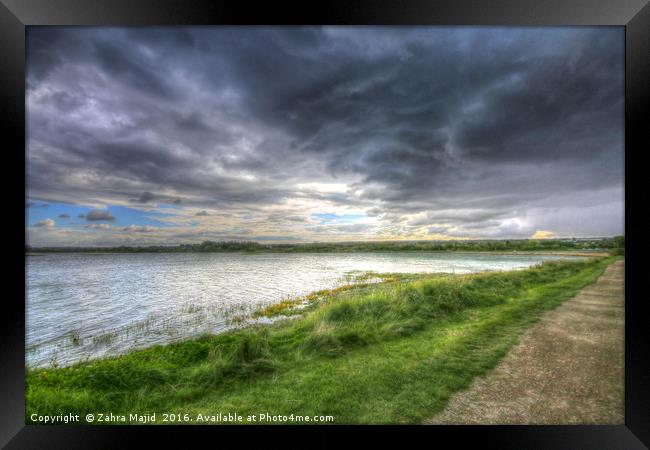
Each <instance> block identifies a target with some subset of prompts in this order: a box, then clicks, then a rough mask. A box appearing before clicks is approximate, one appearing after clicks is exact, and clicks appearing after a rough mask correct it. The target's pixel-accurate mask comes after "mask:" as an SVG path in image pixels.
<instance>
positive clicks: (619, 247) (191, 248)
mask: <svg viewBox="0 0 650 450" xmlns="http://www.w3.org/2000/svg"><path fill="white" fill-rule="evenodd" d="M624 249H625V237H624V236H615V237H613V238H589V239H585V238H578V239H576V238H573V239H508V240H472V241H379V242H332V243H329V242H315V243H305V244H260V243H258V242H254V241H204V242H202V243H200V244H181V245H174V246H166V245H151V246H125V245H122V246H119V247H40V248H32V247H30V246H29V245H27V246H26V247H25V250H26V252H30V253H33V252H38V253H42V252H68V253H78V252H110V253H183V252H187V253H219V252H248V253H259V252H281V253H316V252H332V253H334V252H344V253H353V252H380V251H381V252H390V251H559V250H565V251H566V250H574V251H603V250H608V251H612V252H613V253H616V254H624V253H625V250H624Z"/></svg>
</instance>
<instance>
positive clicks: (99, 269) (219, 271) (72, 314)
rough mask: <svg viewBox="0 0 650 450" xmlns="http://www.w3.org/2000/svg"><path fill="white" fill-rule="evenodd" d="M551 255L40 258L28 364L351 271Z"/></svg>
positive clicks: (468, 268)
mask: <svg viewBox="0 0 650 450" xmlns="http://www.w3.org/2000/svg"><path fill="white" fill-rule="evenodd" d="M548 259H557V257H554V256H539V255H489V254H460V253H427V252H417V253H415V252H414V253H354V254H331V253H328V254H297V253H294V254H253V255H246V254H235V253H209V254H202V253H168V254H164V253H149V254H45V255H34V256H29V257H28V258H27V267H26V272H27V280H26V282H27V286H26V288H27V293H26V294H27V296H26V347H27V352H26V355H27V356H26V358H27V364H29V365H30V366H44V365H50V364H52V363H53V362H54V363H55V364H58V365H66V364H70V363H73V362H75V361H79V360H83V359H86V358H94V357H98V356H103V355H115V354H119V353H123V352H124V351H126V350H129V349H132V348H140V347H145V346H148V345H152V344H160V343H166V342H171V341H175V340H179V339H183V338H187V337H190V336H195V335H197V334H201V333H205V332H217V331H221V330H224V329H226V328H228V327H229V326H230V325H229V321H228V319H229V317H232V316H239V315H242V314H246V313H249V312H251V311H252V310H254V309H256V308H259V307H260V306H264V305H269V304H272V303H275V302H278V301H280V300H282V299H285V298H287V297H295V296H301V295H305V294H307V293H309V292H312V291H316V290H320V289H327V288H333V287H336V286H339V285H341V284H345V282H346V281H345V280H346V278H345V274H346V273H349V272H351V271H362V272H365V271H374V272H402V273H421V272H448V273H469V272H477V271H484V270H511V269H518V268H524V267H528V266H530V265H533V264H535V263H537V262H540V261H543V260H548Z"/></svg>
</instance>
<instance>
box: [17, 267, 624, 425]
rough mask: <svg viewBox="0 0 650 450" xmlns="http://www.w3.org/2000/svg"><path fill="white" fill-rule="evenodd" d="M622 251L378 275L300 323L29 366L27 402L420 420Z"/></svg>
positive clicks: (84, 408) (31, 405) (31, 407)
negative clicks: (484, 268)
mask: <svg viewBox="0 0 650 450" xmlns="http://www.w3.org/2000/svg"><path fill="white" fill-rule="evenodd" d="M617 259H618V258H603V259H592V258H589V259H586V260H582V261H564V262H553V263H545V264H543V265H540V266H539V267H536V268H531V269H525V270H514V271H504V272H488V273H480V274H469V275H458V276H456V277H441V278H440V279H438V280H435V279H423V280H415V281H412V282H404V283H399V282H398V283H394V285H392V286H388V285H391V284H392V283H381V284H384V285H383V286H381V285H377V288H376V289H375V288H370V289H365V290H364V289H359V290H350V291H347V292H337V293H335V295H333V296H332V297H331V298H330V299H328V300H327V301H325V302H322V303H321V302H319V304H318V305H316V306H315V307H314V308H310V310H309V311H307V312H306V314H304V315H302V314H301V315H300V317H298V318H297V319H296V320H289V321H284V320H280V321H279V322H277V323H275V324H271V325H269V326H266V325H263V326H252V327H249V328H246V329H241V330H233V331H230V332H227V333H223V334H220V335H205V336H201V337H199V338H195V339H191V340H187V341H183V342H178V343H173V344H166V345H155V346H152V347H149V348H146V349H142V350H136V351H133V352H130V353H127V354H124V355H122V356H118V357H110V358H105V359H98V360H93V361H89V362H87V363H81V364H78V365H75V366H71V367H64V368H58V369H28V370H27V374H26V389H27V393H26V396H27V410H28V412H29V411H36V410H38V411H39V412H41V411H42V412H46V413H47V409H48V408H50V409H51V408H54V409H61V408H63V409H66V410H74V411H75V412H80V413H81V412H91V411H93V410H95V411H96V410H105V411H111V410H112V411H119V412H129V411H135V410H143V411H150V412H156V411H164V410H171V409H178V408H181V409H183V411H187V412H188V413H189V414H190V415H192V414H195V413H203V412H205V411H208V410H215V408H216V409H219V408H221V407H225V406H226V405H234V406H235V407H236V409H238V412H241V413H244V414H246V413H249V412H253V411H256V410H269V412H270V413H273V414H276V413H280V414H285V413H287V412H294V413H295V412H298V413H301V414H307V413H309V414H324V413H327V414H330V413H331V414H332V415H333V416H334V417H335V418H336V419H337V420H336V422H335V423H421V421H422V420H424V419H426V418H427V417H430V416H431V413H432V412H435V411H439V410H440V409H441V407H442V406H444V405H445V404H446V401H447V394H446V392H448V391H449V390H451V392H453V391H456V390H458V389H459V388H460V387H462V386H463V385H465V383H466V381H463V380H470V379H473V378H474V377H475V376H477V375H481V374H483V373H485V371H486V370H487V369H488V368H489V367H493V366H494V365H496V363H497V362H498V361H499V360H500V359H501V358H502V357H503V356H504V355H505V353H504V350H505V349H507V348H509V347H510V346H511V345H513V343H514V342H513V341H512V339H513V338H514V337H515V336H517V335H519V334H520V333H522V332H523V331H524V330H525V329H527V328H528V327H529V326H531V325H532V324H533V322H534V321H535V318H536V317H537V316H539V315H541V314H542V313H543V312H545V311H547V310H550V309H553V308H555V307H556V306H558V305H559V304H561V303H562V302H564V301H565V300H567V299H569V298H571V297H572V296H573V295H574V293H575V292H577V291H578V290H579V289H582V288H583V287H584V286H586V285H588V284H590V283H591V282H593V280H595V279H597V277H598V276H600V274H601V273H602V271H603V270H604V268H605V267H607V266H608V265H609V264H611V262H613V261H614V260H617ZM406 299H408V301H407V300H406ZM494 329H498V330H501V331H500V332H499V333H494V332H493V331H491V330H494ZM450 358H451V359H450ZM450 364H451V365H450ZM272 380H273V381H272ZM251 383H253V384H251ZM386 383H388V384H386ZM440 383H443V384H442V385H440ZM252 386H257V387H255V388H253V387H252ZM80 389H81V391H80ZM142 389H146V390H147V392H149V394H148V395H147V396H145V397H142V396H139V395H137V392H141V391H142ZM394 389H397V390H396V391H395V392H393V390H394ZM387 390H388V391H387ZM82 391H83V392H85V393H86V394H84V397H83V399H84V400H80V397H79V396H78V395H79V392H82ZM386 392H391V394H390V396H389V397H390V398H391V399H392V400H390V401H389V402H388V403H387V402H386V398H388V397H386ZM425 393H428V394H427V395H425ZM414 398H417V399H418V401H417V402H413V401H412V399H414ZM408 399H411V400H408ZM330 400H331V401H330ZM406 400H408V401H406ZM134 402H135V403H134ZM295 402H298V403H295ZM296 405H298V406H299V408H298V409H299V410H298V411H295V408H296ZM363 405H365V406H363ZM362 406H363V407H362Z"/></svg>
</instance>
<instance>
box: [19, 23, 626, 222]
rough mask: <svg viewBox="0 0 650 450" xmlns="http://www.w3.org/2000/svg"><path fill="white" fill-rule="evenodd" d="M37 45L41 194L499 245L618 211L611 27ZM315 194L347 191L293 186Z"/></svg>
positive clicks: (288, 31) (617, 78)
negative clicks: (331, 220) (456, 236)
mask: <svg viewBox="0 0 650 450" xmlns="http://www.w3.org/2000/svg"><path fill="white" fill-rule="evenodd" d="M27 37H28V39H27V51H28V74H27V81H28V139H29V148H28V169H29V174H30V177H29V183H30V184H29V186H28V188H29V189H30V190H32V191H33V193H34V194H36V195H40V196H42V197H43V196H44V195H54V194H52V193H56V196H57V197H56V198H57V199H58V200H64V199H65V197H66V196H68V197H70V198H74V199H76V200H79V199H80V197H81V198H83V197H84V196H87V197H92V198H94V197H95V196H99V195H104V196H108V197H115V198H118V199H130V200H131V202H132V203H142V204H143V206H144V204H146V203H150V202H152V201H153V200H154V195H153V194H151V192H161V193H162V192H165V194H161V195H160V198H159V200H161V201H165V202H169V203H173V204H179V203H180V202H181V200H180V199H181V197H182V198H183V205H188V206H195V207H199V208H201V207H206V208H210V207H226V206H230V207H233V206H242V205H248V206H250V207H256V206H254V205H270V204H281V203H282V202H283V201H285V200H287V199H295V198H306V199H312V200H314V201H327V202H330V203H331V204H334V205H340V206H355V207H358V208H365V209H366V210H367V213H368V215H369V216H373V217H378V218H380V219H381V220H383V221H384V222H385V223H386V224H389V226H400V227H402V226H404V227H407V228H408V227H418V226H427V225H431V226H432V229H437V228H436V227H437V226H438V225H436V226H434V225H433V224H443V223H444V224H458V225H459V226H460V225H461V224H462V225H463V227H465V228H464V229H465V230H469V231H471V232H472V233H478V234H480V230H481V229H484V230H486V233H488V234H491V235H492V234H494V235H497V234H498V233H499V231H498V230H499V227H498V224H505V225H503V227H502V230H505V231H508V230H511V228H508V227H509V225H507V223H506V222H504V221H505V220H506V219H508V218H512V217H515V216H517V217H524V216H527V215H528V216H530V214H529V212H530V211H529V210H530V209H531V208H542V207H547V206H548V203H549V199H551V200H553V199H558V200H557V201H561V202H563V203H562V204H561V205H559V206H561V207H566V206H570V205H576V206H580V207H585V208H588V207H592V206H597V205H598V202H599V200H598V199H597V198H594V196H591V195H589V193H590V192H594V191H595V190H598V191H608V192H609V191H613V192H620V193H621V196H622V173H623V172H622V170H623V169H622V167H623V166H622V161H623V153H622V151H623V150H622V149H623V147H622V142H623V126H622V125H623V122H622V121H623V95H622V94H623V66H622V64H623V32H622V30H621V29H618V28H584V27H583V28H485V27H482V28H470V27H457V28H417V27H385V28H374V27H360V28H346V27H334V28H331V27H326V28H316V27H310V28H297V27H287V28H259V27H242V28H229V27H202V28H180V27H174V28H124V29H114V28H96V29H93V28H57V27H44V28H31V29H30V30H29V31H28V36H27ZM71 174H75V176H71ZM312 181H315V182H332V181H333V182H343V183H346V184H347V186H348V188H349V190H348V192H347V193H342V192H320V191H318V190H317V189H313V190H310V189H306V188H298V187H297V185H298V184H300V183H305V182H312ZM567 193H569V194H570V195H568V196H567V195H566V194H567ZM610 197H611V196H610ZM44 198H47V197H44ZM156 198H158V194H156ZM556 206H557V205H556ZM404 215H415V217H411V218H409V219H404V218H403V216H404ZM280 216H286V217H290V216H291V214H290V213H287V214H284V213H282V214H280ZM87 220H93V219H90V213H89V215H88V218H87ZM95 220H99V219H95ZM104 220H106V219H104ZM493 220H496V221H497V222H496V225H495V222H491V221H493ZM531 220H532V219H531ZM603 220H604V221H606V222H608V225H607V228H608V229H613V228H616V227H619V226H620V223H618V222H616V221H619V220H620V218H619V217H614V218H605V217H604V218H603ZM614 222H616V223H614ZM387 226H388V225H387ZM572 226H574V225H572ZM472 227H473V228H472ZM495 227H496V228H495ZM443 228H444V227H443ZM495 230H496V231H495ZM456 232H460V231H458V230H457V231H456ZM522 232H523V231H522ZM450 233H451V232H450Z"/></svg>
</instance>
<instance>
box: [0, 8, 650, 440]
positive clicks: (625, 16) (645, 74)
mask: <svg viewBox="0 0 650 450" xmlns="http://www.w3.org/2000/svg"><path fill="white" fill-rule="evenodd" d="M0 1H1V3H2V4H0V55H1V62H0V91H1V93H2V94H1V95H2V97H1V99H2V101H1V104H0V105H1V114H2V123H3V124H4V125H5V126H6V131H5V133H4V134H3V135H4V140H5V142H13V145H9V146H7V147H5V152H4V155H3V156H5V159H4V160H5V161H6V160H7V156H9V159H10V161H7V162H6V163H5V164H6V166H5V171H4V177H3V178H4V181H5V182H6V183H7V187H6V188H5V192H6V193H11V195H10V196H7V197H9V202H10V210H11V211H15V214H19V211H20V210H22V211H23V212H24V205H25V203H24V201H25V196H24V192H23V194H22V195H21V193H20V189H19V188H18V186H21V185H22V186H25V155H24V154H23V155H21V154H20V150H19V149H20V148H23V149H24V148H25V30H26V27H27V26H30V25H88V26H96V25H116V26H118V25H122V26H139V25H222V24H249V25H255V24H265V25H291V24H341V25H353V24H355V25H358V24H368V25H387V24H394V25H518V26H532V25H534V26H563V25H572V26H575V25H577V26H583V25H585V26H586V25H608V26H622V27H625V36H626V44H625V48H626V54H625V67H626V76H625V79H626V86H625V133H626V135H625V192H626V194H627V195H626V201H625V203H626V208H625V235H626V242H627V248H626V259H627V263H626V272H625V280H626V290H625V295H626V297H625V298H626V315H625V383H626V384H625V425H624V426H429V427H408V428H407V430H406V431H407V433H409V434H410V435H411V436H410V438H411V439H416V438H421V439H426V441H422V442H430V443H431V444H433V445H438V443H440V442H441V441H440V439H451V440H452V441H451V442H453V443H454V446H458V445H462V444H465V443H467V442H469V441H471V442H474V443H475V444H476V445H481V446H485V447H493V448H570V449H577V448H580V449H591V448H594V449H595V448H608V449H614V448H630V449H635V448H647V446H650V427H648V424H650V370H649V363H648V362H649V361H650V355H649V351H648V348H649V344H650V342H649V338H648V333H647V330H646V328H647V327H646V324H645V322H646V317H647V316H646V314H644V313H645V312H646V311H647V307H646V306H645V302H644V300H645V299H644V296H643V291H642V290H641V286H640V280H641V277H642V272H641V271H642V269H643V266H642V265H641V256H642V254H641V252H642V251H643V246H642V245H641V244H642V242H643V241H644V239H643V234H642V230H641V225H640V222H639V221H638V220H635V219H634V217H633V215H634V211H633V210H631V208H630V206H629V204H631V203H632V197H633V194H634V192H641V187H640V186H641V183H642V180H643V174H642V173H641V171H642V170H643V169H644V167H643V165H642V164H639V157H640V156H641V155H642V154H643V152H644V151H647V149H648V148H650V146H649V145H648V132H647V128H648V127H647V125H646V123H645V122H646V121H647V117H650V114H648V104H650V101H649V99H650V97H649V95H648V88H649V86H650V58H649V57H648V56H649V55H650V4H648V2H647V1H645V0H628V1H618V2H612V1H610V0H594V1H581V0H551V1H543V2H542V1H539V0H493V1H485V0H466V1H458V0H457V1H453V0H444V1H436V0H433V1H432V0H428V1H427V0H410V1H400V2H398V1H394V2H389V1H380V0H374V1H373V0H365V1H349V0H348V1H341V0H339V1H334V2H332V1H330V2H327V3H325V2H320V3H313V2H299V3H296V4H290V3H287V4H286V5H285V6H284V7H281V5H278V4H277V3H275V2H264V3H263V2H260V3H259V4H252V3H248V2H245V1H239V2H235V1H208V0H198V1H197V0H195V1H192V2H187V1H185V2H183V1H178V0H119V1H116V0H114V1H102V0H78V1H75V0H0ZM635 184H636V186H635ZM11 217H14V216H13V214H11V215H10V216H8V217H7V220H10V218H11ZM23 217H24V216H23ZM13 222H17V223H15V227H14V228H13V229H12V230H11V231H10V232H8V234H6V235H5V239H6V244H7V245H6V247H5V248H8V249H10V250H11V251H10V252H7V253H6V254H5V261H6V263H7V267H9V268H10V270H12V271H15V274H13V273H12V274H11V275H9V276H8V278H7V281H8V282H9V283H8V285H7V286H8V287H12V288H13V289H12V293H11V294H9V293H8V290H7V289H5V291H4V293H5V295H4V296H3V297H4V299H3V302H4V303H3V310H4V314H2V317H3V318H2V322H3V327H2V334H3V336H2V340H1V342H0V346H1V347H2V348H1V354H0V368H1V372H0V373H1V375H0V378H1V380H2V381H1V382H0V398H1V399H2V406H3V407H2V408H0V416H1V418H0V444H1V445H3V446H5V445H6V448H66V449H69V448H104V447H105V448H116V447H128V446H129V445H128V444H129V443H131V442H132V441H131V439H132V438H134V437H138V438H144V439H146V442H147V443H148V444H151V442H150V441H151V440H153V439H156V440H158V439H160V440H164V441H165V442H166V443H167V444H173V443H182V444H183V445H184V447H187V445H188V444H187V443H188V440H187V439H188V437H189V436H188V435H189V434H190V433H191V434H193V435H198V436H200V437H202V438H204V439H205V438H207V439H210V440H213V442H215V444H218V443H219V442H225V441H223V439H226V438H227V435H230V434H233V433H237V434H238V438H241V437H242V436H241V435H242V433H240V432H241V431H242V430H243V429H242V428H231V427H225V426H219V427H173V428H172V427H165V426H162V427H155V428H154V427H149V426H144V427H142V426H141V427H133V426H119V427H108V426H38V425H25V414H24V410H25V404H24V402H25V391H24V371H25V367H24V339H25V338H24V336H25V333H24V332H25V324H24V312H25V305H24V296H23V301H20V300H19V298H20V297H19V296H20V295H21V292H22V293H23V294H24V289H25V286H24V259H23V255H24V254H25V253H24V251H25V247H24V244H25V223H24V222H22V223H21V222H20V221H17V220H14V221H13ZM21 267H22V269H21ZM340 428H341V427H337V426H334V429H340ZM360 428H361V430H362V431H368V427H360ZM396 428H400V429H403V428H402V427H378V428H373V429H372V430H371V434H372V435H373V436H374V437H375V438H382V437H383V436H384V434H385V433H386V432H387V431H394V430H395V429H396ZM306 429H308V430H309V431H310V432H314V433H316V434H318V436H319V437H321V438H322V440H320V442H321V443H326V442H328V438H329V441H330V443H334V438H332V434H331V430H332V428H331V427H329V428H312V427H307V428H306ZM278 431H286V427H284V426H280V427H256V429H255V433H243V434H244V437H246V436H256V437H258V438H259V437H268V436H269V435H271V434H273V435H275V434H276V433H277V432H278ZM291 432H292V433H293V431H291ZM415 435H418V436H415ZM215 438H217V439H218V440H217V441H215V440H214V439H215ZM285 439H286V436H285ZM240 442H241V441H240Z"/></svg>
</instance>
